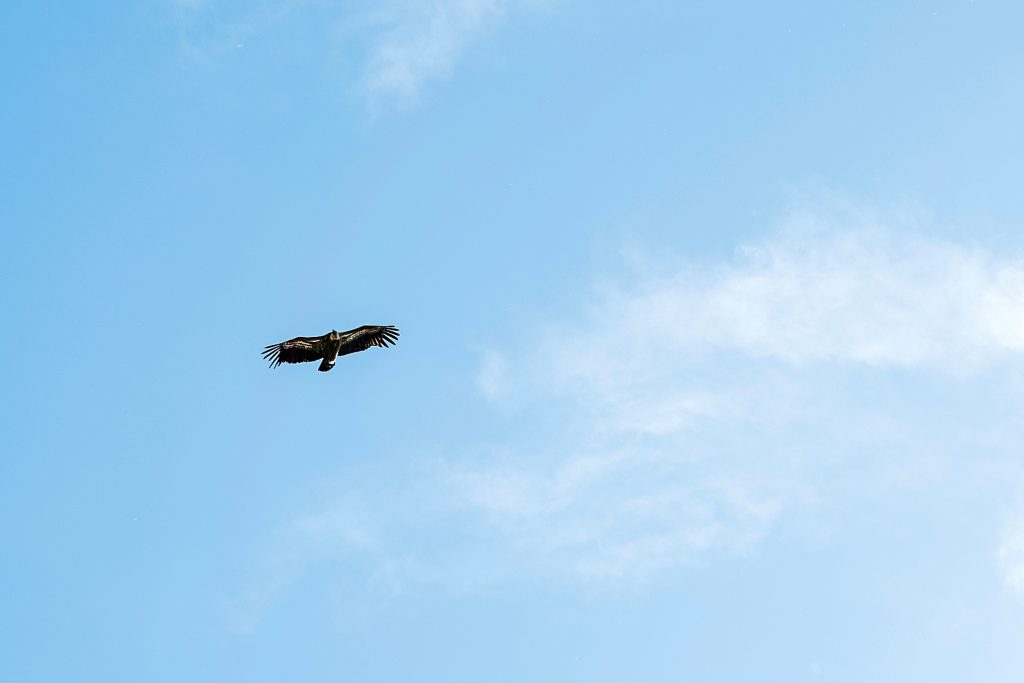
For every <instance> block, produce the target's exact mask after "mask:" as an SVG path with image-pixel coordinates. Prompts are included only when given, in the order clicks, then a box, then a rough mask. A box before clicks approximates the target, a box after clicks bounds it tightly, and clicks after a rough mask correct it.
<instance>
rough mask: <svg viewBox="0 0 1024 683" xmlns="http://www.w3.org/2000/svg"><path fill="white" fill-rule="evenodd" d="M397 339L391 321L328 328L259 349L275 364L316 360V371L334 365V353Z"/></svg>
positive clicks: (392, 344)
mask: <svg viewBox="0 0 1024 683" xmlns="http://www.w3.org/2000/svg"><path fill="white" fill-rule="evenodd" d="M397 341H398V328H397V327H395V326H393V325H363V326H362V327H357V328H355V329H352V330H348V331H346V332H338V331H337V330H331V331H330V332H328V333H327V334H322V335H320V336H319V337H296V338H295V339H289V340H288V341H284V342H281V343H280V344H271V345H270V346H268V347H266V348H265V349H264V350H263V359H264V360H266V361H268V362H269V363H270V367H272V368H276V367H277V366H278V365H280V364H281V363H308V362H309V361H314V360H318V361H320V367H318V368H317V370H319V371H320V372H327V371H329V370H330V369H331V368H333V367H334V362H335V360H336V359H337V358H338V356H345V355H347V354H350V353H355V352H356V351H365V350H366V349H368V348H370V347H371V346H380V347H382V348H387V347H388V346H394V345H395V342H397Z"/></svg>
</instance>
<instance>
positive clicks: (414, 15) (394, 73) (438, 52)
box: [362, 0, 546, 104]
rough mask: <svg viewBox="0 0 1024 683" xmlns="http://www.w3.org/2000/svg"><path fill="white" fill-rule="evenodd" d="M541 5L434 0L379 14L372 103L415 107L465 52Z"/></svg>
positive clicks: (367, 78)
mask: <svg viewBox="0 0 1024 683" xmlns="http://www.w3.org/2000/svg"><path fill="white" fill-rule="evenodd" d="M543 4H546V3H544V2H541V1H540V0H434V1H433V2H412V1H409V2H401V3H398V4H395V5H392V6H390V7H389V8H388V9H387V10H385V11H381V12H378V13H376V14H375V17H376V19H377V22H378V23H379V24H380V25H381V27H382V28H381V31H380V33H379V34H378V36H377V37H376V38H375V39H374V40H373V41H372V44H371V47H370V53H369V57H368V60H367V65H366V69H365V72H364V75H363V83H362V85H363V88H364V89H365V90H366V91H367V93H368V94H369V95H370V96H371V98H373V99H389V100H395V101H397V102H399V103H402V104H410V103H414V102H416V101H417V100H418V99H419V97H420V95H421V92H422V89H423V87H424V86H425V85H426V84H427V83H429V82H431V81H442V80H446V79H448V78H450V77H451V75H452V72H453V70H454V68H455V65H456V63H457V62H458V61H459V59H460V58H461V57H462V55H463V53H464V52H465V51H466V49H467V48H468V47H469V46H470V45H471V44H472V43H473V42H474V41H475V40H476V39H477V38H478V37H479V36H480V35H482V34H485V33H486V32H488V31H490V30H492V29H494V28H495V27H496V26H497V25H499V24H500V23H501V22H502V21H504V20H505V19H506V17H507V16H508V15H509V14H510V13H511V12H513V11H516V10H519V9H523V8H528V7H537V6H540V5H543Z"/></svg>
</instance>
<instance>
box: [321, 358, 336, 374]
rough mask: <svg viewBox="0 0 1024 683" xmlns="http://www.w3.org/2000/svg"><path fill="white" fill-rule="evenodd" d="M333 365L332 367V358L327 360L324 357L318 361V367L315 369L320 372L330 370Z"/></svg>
mask: <svg viewBox="0 0 1024 683" xmlns="http://www.w3.org/2000/svg"><path fill="white" fill-rule="evenodd" d="M333 367H334V361H333V360H327V359H326V358H324V359H323V360H322V361H320V367H318V368H317V370H319V371H320V372H327V371H328V370H330V369H331V368H333Z"/></svg>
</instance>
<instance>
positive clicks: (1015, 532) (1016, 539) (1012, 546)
mask: <svg viewBox="0 0 1024 683" xmlns="http://www.w3.org/2000/svg"><path fill="white" fill-rule="evenodd" d="M998 558H999V564H1000V567H1001V568H1002V570H1003V578H1004V580H1005V582H1006V585H1007V586H1008V587H1009V588H1010V589H1011V590H1013V591H1015V592H1016V593H1017V594H1018V595H1020V596H1021V597H1022V598H1024V520H1020V521H1019V522H1017V524H1016V525H1014V526H1013V527H1012V528H1011V529H1009V530H1008V531H1007V533H1006V534H1005V535H1004V537H1003V542H1002V544H1001V545H1000V546H999V552H998Z"/></svg>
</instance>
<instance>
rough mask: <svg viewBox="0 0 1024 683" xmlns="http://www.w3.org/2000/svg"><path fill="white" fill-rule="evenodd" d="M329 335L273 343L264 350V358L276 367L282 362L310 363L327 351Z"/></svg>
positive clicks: (271, 365)
mask: <svg viewBox="0 0 1024 683" xmlns="http://www.w3.org/2000/svg"><path fill="white" fill-rule="evenodd" d="M327 336H328V335H326V334H325V335H322V336H319V337H296V338H295V339H289V340H288V341H286V342H281V343H280V344H271V345H270V346H268V347H267V348H266V349H264V351H263V358H264V360H266V361H268V362H269V363H270V367H272V368H276V367H277V366H278V365H280V364H281V363H308V362H309V361H313V360H320V359H321V358H323V357H324V355H325V353H326V351H327Z"/></svg>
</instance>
